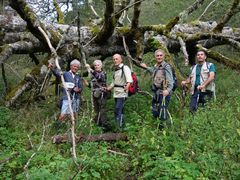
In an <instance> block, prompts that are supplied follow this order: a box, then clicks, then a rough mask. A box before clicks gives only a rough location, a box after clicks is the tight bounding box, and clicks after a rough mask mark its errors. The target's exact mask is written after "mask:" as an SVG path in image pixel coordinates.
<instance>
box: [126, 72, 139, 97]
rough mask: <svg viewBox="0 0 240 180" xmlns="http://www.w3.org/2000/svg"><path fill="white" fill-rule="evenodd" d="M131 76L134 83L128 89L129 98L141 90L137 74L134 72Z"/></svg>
mask: <svg viewBox="0 0 240 180" xmlns="http://www.w3.org/2000/svg"><path fill="white" fill-rule="evenodd" d="M131 75H132V79H133V82H132V83H131V84H130V86H129V88H128V96H131V95H133V94H136V93H137V92H138V90H139V86H138V80H137V76H136V74H135V73H134V72H132V73H131Z"/></svg>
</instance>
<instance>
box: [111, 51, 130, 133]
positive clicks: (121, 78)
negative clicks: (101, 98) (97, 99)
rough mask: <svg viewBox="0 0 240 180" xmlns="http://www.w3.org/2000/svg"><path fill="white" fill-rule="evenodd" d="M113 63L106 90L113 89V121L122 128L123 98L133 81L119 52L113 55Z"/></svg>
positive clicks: (124, 98)
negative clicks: (112, 72)
mask: <svg viewBox="0 0 240 180" xmlns="http://www.w3.org/2000/svg"><path fill="white" fill-rule="evenodd" d="M113 63H114V65H115V72H114V75H113V81H112V83H111V85H110V86H108V87H107V90H111V89H114V90H113V97H114V99H115V113H114V115H115V121H116V123H117V125H118V128H121V129H122V128H123V126H124V119H123V108H124V103H125V100H126V99H127V97H128V89H129V86H130V85H131V83H132V82H133V79H132V75H131V70H130V68H129V67H128V66H127V65H124V64H123V63H122V56H121V55H120V54H114V55H113Z"/></svg>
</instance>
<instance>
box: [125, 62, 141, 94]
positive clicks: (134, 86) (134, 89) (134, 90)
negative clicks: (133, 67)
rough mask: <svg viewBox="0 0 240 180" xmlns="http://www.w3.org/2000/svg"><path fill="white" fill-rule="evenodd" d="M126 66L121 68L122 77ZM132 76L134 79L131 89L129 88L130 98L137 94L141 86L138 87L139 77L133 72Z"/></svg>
mask: <svg viewBox="0 0 240 180" xmlns="http://www.w3.org/2000/svg"><path fill="white" fill-rule="evenodd" d="M123 68H124V65H123V66H122V67H121V69H122V77H123V75H124V70H123ZM131 76H132V79H133V82H132V83H131V84H130V86H129V88H128V96H132V95H134V94H136V93H137V92H138V90H139V86H138V80H137V76H136V74H135V73H134V72H131Z"/></svg>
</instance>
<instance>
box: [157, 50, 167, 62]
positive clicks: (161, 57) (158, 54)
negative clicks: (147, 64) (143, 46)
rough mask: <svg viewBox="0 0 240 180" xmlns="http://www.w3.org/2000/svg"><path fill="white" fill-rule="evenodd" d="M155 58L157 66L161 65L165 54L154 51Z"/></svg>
mask: <svg viewBox="0 0 240 180" xmlns="http://www.w3.org/2000/svg"><path fill="white" fill-rule="evenodd" d="M155 58H156V61H157V64H161V63H162V62H163V61H164V58H165V52H164V51H163V50H161V49H158V50H156V51H155Z"/></svg>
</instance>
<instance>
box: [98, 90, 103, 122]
mask: <svg viewBox="0 0 240 180" xmlns="http://www.w3.org/2000/svg"><path fill="white" fill-rule="evenodd" d="M102 99H103V91H101V99H100V107H99V112H98V119H97V125H98V126H99V121H100V117H101V109H102Z"/></svg>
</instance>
